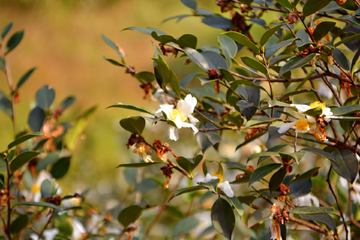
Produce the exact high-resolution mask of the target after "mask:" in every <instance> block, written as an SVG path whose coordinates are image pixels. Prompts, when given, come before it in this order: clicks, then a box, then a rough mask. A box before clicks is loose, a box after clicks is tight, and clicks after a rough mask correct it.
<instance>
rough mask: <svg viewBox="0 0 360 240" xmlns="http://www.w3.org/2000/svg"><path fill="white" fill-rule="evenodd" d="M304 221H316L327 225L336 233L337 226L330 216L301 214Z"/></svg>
mask: <svg viewBox="0 0 360 240" xmlns="http://www.w3.org/2000/svg"><path fill="white" fill-rule="evenodd" d="M300 216H301V218H302V219H304V220H308V221H316V222H321V223H324V224H326V226H328V227H329V228H330V229H331V230H333V232H336V224H335V221H334V219H333V218H332V217H331V216H330V215H329V214H326V213H325V214H311V215H307V214H301V215H300Z"/></svg>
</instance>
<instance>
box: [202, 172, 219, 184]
mask: <svg viewBox="0 0 360 240" xmlns="http://www.w3.org/2000/svg"><path fill="white" fill-rule="evenodd" d="M215 179H219V178H218V177H215V176H211V174H210V173H207V174H206V176H205V179H204V182H210V181H211V180H215Z"/></svg>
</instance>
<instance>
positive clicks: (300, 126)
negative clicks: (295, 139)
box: [295, 120, 309, 132]
mask: <svg viewBox="0 0 360 240" xmlns="http://www.w3.org/2000/svg"><path fill="white" fill-rule="evenodd" d="M295 125H296V130H298V131H299V132H306V131H307V130H309V123H308V122H307V121H306V120H298V121H297V122H296V124H295Z"/></svg>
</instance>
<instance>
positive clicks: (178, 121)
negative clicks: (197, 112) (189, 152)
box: [155, 94, 199, 141]
mask: <svg viewBox="0 0 360 240" xmlns="http://www.w3.org/2000/svg"><path fill="white" fill-rule="evenodd" d="M196 104H197V100H196V98H195V97H193V96H191V95H190V94H188V95H187V96H186V97H185V99H184V100H180V101H179V102H178V103H177V107H176V108H174V105H170V104H163V105H160V109H159V110H157V111H156V113H155V114H158V113H161V112H163V113H164V114H166V117H167V118H168V119H170V120H172V121H174V123H175V125H176V127H174V126H169V130H168V134H169V138H170V140H174V141H177V140H178V139H179V135H178V129H180V128H182V127H185V128H191V129H192V130H193V131H194V134H196V133H197V132H198V131H199V130H198V129H197V128H196V127H195V124H196V123H197V122H199V120H197V119H196V118H195V117H193V116H192V115H191V114H192V113H193V112H194V109H195V107H196ZM188 120H189V121H190V123H189V122H188Z"/></svg>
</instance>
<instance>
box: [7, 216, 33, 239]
mask: <svg viewBox="0 0 360 240" xmlns="http://www.w3.org/2000/svg"><path fill="white" fill-rule="evenodd" d="M28 222H29V217H28V216H27V215H25V214H24V215H19V216H18V217H17V218H16V219H15V220H14V221H13V222H12V223H11V225H10V232H11V233H12V234H17V233H19V232H20V231H21V230H22V229H24V228H26V226H27V225H28Z"/></svg>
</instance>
